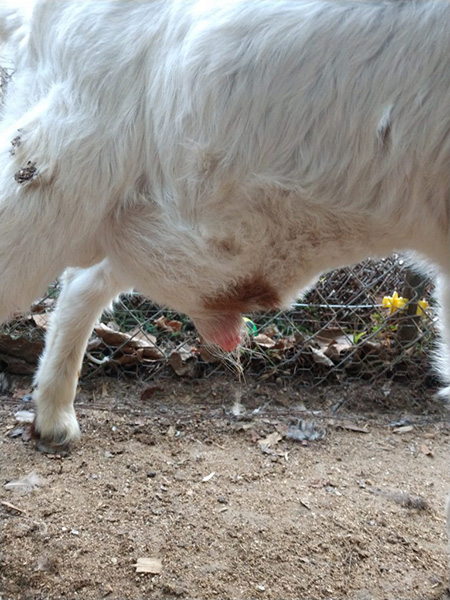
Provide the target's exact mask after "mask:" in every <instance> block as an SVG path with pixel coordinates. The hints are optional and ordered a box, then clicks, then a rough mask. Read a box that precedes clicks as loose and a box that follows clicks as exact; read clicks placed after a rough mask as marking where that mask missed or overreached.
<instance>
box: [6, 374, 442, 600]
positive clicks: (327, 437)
mask: <svg viewBox="0 0 450 600" xmlns="http://www.w3.org/2000/svg"><path fill="white" fill-rule="evenodd" d="M26 391H27V390H26V386H25V384H24V383H23V382H18V383H17V382H16V383H14V384H13V385H12V386H10V389H8V391H7V393H6V392H4V394H3V396H0V417H1V428H0V433H1V438H0V444H1V456H2V473H1V476H2V485H1V492H0V495H1V498H0V500H1V501H2V504H1V509H0V514H1V518H2V529H3V535H2V547H1V579H0V586H1V588H0V589H1V593H0V597H1V599H2V600H13V599H14V600H15V599H17V600H19V599H20V600H28V599H29V600H31V599H33V600H37V599H44V598H45V599H68V600H69V599H70V600H72V599H76V598H82V599H83V600H90V599H95V600H97V599H101V598H108V599H110V600H126V599H136V600H137V599H146V600H147V599H149V600H152V599H167V600H170V599H174V598H181V599H199V600H209V599H211V598H219V599H230V600H231V599H233V600H234V599H236V600H237V599H242V600H253V599H259V598H261V599H267V600H269V599H270V600H275V599H276V600H282V599H283V600H289V599H298V600H316V599H317V600H319V599H341V598H351V599H355V600H381V599H383V600H384V599H386V600H393V599H405V600H406V599H408V600H415V599H423V600H444V599H448V598H449V595H448V575H449V572H448V560H447V541H446V535H445V519H444V503H445V494H446V491H447V490H448V489H450V472H449V468H448V457H449V446H450V419H449V412H448V411H446V410H445V409H443V408H442V407H441V406H440V405H437V404H435V403H434V402H433V401H431V400H430V399H429V398H428V394H426V393H420V392H417V391H416V392H413V391H411V390H408V389H407V388H401V387H392V386H388V385H385V386H381V387H380V388H379V389H378V388H373V387H370V386H361V385H360V386H349V387H341V388H324V389H323V390H321V391H320V392H318V391H317V390H316V391H314V392H313V391H311V392H307V391H301V390H297V389H295V388H293V387H292V388H280V387H279V386H276V385H269V384H264V385H257V384H253V383H247V384H245V385H239V384H237V383H235V382H233V381H227V380H225V379H220V380H203V381H199V382H192V383H183V382H174V381H167V382H164V383H163V382H158V383H157V384H155V386H154V387H152V386H150V387H149V386H147V387H145V386H142V385H140V386H139V385H137V384H134V385H131V384H125V383H123V382H122V383H117V382H114V381H112V380H110V381H101V382H97V383H95V384H94V383H91V384H89V387H85V388H84V389H83V390H81V393H80V398H79V401H78V405H77V406H78V408H77V410H78V414H79V417H80V422H81V426H82V429H83V439H82V441H81V442H80V443H79V445H77V446H76V447H74V448H72V451H71V453H70V454H69V455H68V456H65V457H61V456H56V457H55V456H51V455H46V454H43V453H39V452H37V451H36V450H35V447H34V443H33V442H32V441H27V430H26V427H22V426H20V425H19V426H18V424H17V421H16V419H15V417H14V414H15V413H16V411H17V410H20V409H23V408H25V409H27V410H29V409H30V406H29V404H24V403H23V402H22V400H21V397H22V396H23V394H24V393H25V392H26ZM142 392H144V393H143V396H142V397H141V394H142ZM22 430H23V433H22ZM289 436H294V437H297V438H302V437H303V438H305V437H306V438H309V439H303V440H301V439H297V440H296V439H292V438H290V437H289ZM23 438H24V439H23ZM314 438H318V439H314ZM31 473H34V474H35V475H34V476H33V477H32V478H31V483H33V479H34V489H32V490H30V489H29V488H28V489H27V488H26V487H24V486H23V485H22V486H21V485H16V486H14V485H13V486H12V487H11V485H10V486H7V487H5V485H6V484H8V483H9V484H11V483H13V484H14V483H15V482H17V481H20V480H22V479H23V478H24V477H27V476H29V475H30V474H31ZM29 487H33V486H32V485H30V486H29ZM139 559H156V560H152V561H150V562H148V563H146V564H147V569H150V571H158V570H160V572H159V573H157V574H155V573H152V572H143V573H138V572H137V567H136V565H137V564H141V561H140V560H139ZM138 561H139V563H138ZM158 561H160V563H159V562H158Z"/></svg>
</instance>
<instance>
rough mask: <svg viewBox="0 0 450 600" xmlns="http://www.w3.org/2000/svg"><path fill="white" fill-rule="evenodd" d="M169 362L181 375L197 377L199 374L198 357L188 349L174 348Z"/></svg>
mask: <svg viewBox="0 0 450 600" xmlns="http://www.w3.org/2000/svg"><path fill="white" fill-rule="evenodd" d="M169 364H170V366H171V367H172V369H173V370H174V371H175V373H176V374H177V375H179V376H180V377H196V376H197V375H198V374H199V364H198V362H197V359H196V358H195V356H193V355H192V354H191V353H190V352H188V351H187V350H184V349H180V350H174V351H173V352H172V353H171V354H170V358H169Z"/></svg>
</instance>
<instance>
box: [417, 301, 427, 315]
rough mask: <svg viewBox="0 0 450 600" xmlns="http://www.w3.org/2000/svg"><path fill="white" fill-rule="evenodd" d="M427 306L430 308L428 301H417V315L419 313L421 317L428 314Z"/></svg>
mask: <svg viewBox="0 0 450 600" xmlns="http://www.w3.org/2000/svg"><path fill="white" fill-rule="evenodd" d="M427 308H430V305H429V304H428V302H427V301H426V300H419V302H418V303H417V310H416V315H418V316H419V317H424V316H425V315H426V312H425V311H426V310H427Z"/></svg>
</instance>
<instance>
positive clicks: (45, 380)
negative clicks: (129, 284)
mask: <svg viewBox="0 0 450 600" xmlns="http://www.w3.org/2000/svg"><path fill="white" fill-rule="evenodd" d="M64 279H65V280H64V282H63V288H62V292H61V295H60V297H59V299H58V302H57V305H56V309H55V312H54V313H53V315H52V317H51V320H50V327H49V331H48V334H47V339H46V347H45V350H44V353H43V355H42V358H41V360H40V366H39V369H38V371H37V374H36V377H35V384H36V388H35V391H34V394H33V399H34V401H35V403H36V405H37V413H36V419H35V423H34V430H35V433H36V434H37V435H38V436H39V438H40V440H41V442H43V444H44V446H46V445H47V444H49V445H50V446H51V447H61V446H65V445H67V444H68V443H69V442H72V441H75V440H77V439H78V438H79V437H80V428H79V425H78V421H77V418H76V415H75V410H74V407H73V401H74V398H75V393H76V388H77V382H78V376H79V370H80V368H81V363H82V360H83V355H84V352H85V349H86V345H87V342H88V340H89V336H90V334H91V331H92V328H93V326H94V324H95V321H96V320H97V319H98V318H99V317H100V315H101V313H102V311H103V309H104V308H105V307H106V306H108V305H109V304H110V302H111V301H112V300H113V299H114V297H115V296H117V295H118V294H119V293H120V292H121V291H123V289H124V286H123V284H122V283H121V282H120V281H119V280H118V279H117V278H116V277H115V275H114V274H113V271H112V269H111V267H110V264H109V262H108V260H104V261H103V262H101V263H99V264H97V265H94V266H93V267H90V268H89V269H69V270H68V271H67V272H66V273H65V275H64Z"/></svg>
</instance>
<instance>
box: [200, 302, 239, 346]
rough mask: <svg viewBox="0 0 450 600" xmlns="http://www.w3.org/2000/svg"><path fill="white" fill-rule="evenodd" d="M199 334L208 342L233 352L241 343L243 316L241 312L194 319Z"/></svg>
mask: <svg viewBox="0 0 450 600" xmlns="http://www.w3.org/2000/svg"><path fill="white" fill-rule="evenodd" d="M194 323H195V326H196V327H197V331H198V333H199V334H200V335H201V337H202V338H204V339H205V341H206V342H208V343H210V344H215V345H216V346H219V347H220V348H222V350H225V352H232V351H233V350H235V349H236V348H237V347H238V346H239V344H240V343H241V339H242V336H241V330H242V316H241V313H239V312H230V313H222V314H212V315H208V317H200V318H194Z"/></svg>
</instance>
